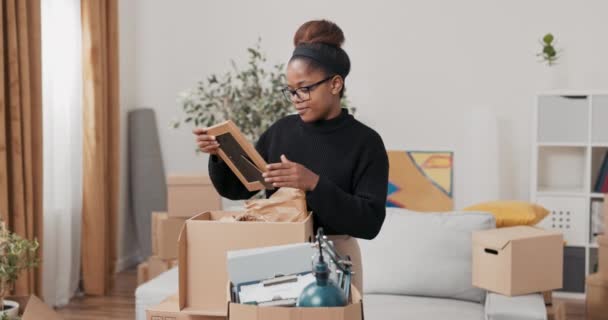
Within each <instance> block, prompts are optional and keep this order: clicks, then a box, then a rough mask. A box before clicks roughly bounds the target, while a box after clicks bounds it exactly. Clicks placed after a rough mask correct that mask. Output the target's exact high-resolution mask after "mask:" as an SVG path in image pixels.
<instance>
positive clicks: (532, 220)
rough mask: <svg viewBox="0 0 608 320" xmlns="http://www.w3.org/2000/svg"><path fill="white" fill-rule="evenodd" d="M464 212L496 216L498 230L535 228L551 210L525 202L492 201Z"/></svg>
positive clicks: (467, 208) (465, 209)
mask: <svg viewBox="0 0 608 320" xmlns="http://www.w3.org/2000/svg"><path fill="white" fill-rule="evenodd" d="M463 210H464V211H483V212H488V213H491V214H492V215H494V218H495V219H496V228H502V227H512V226H522V225H525V226H533V225H535V224H537V223H539V222H540V221H541V220H543V219H544V218H545V217H546V216H547V215H548V214H549V210H547V209H545V208H544V207H542V206H540V205H537V204H534V203H530V202H525V201H512V200H501V201H490V202H484V203H479V204H476V205H473V206H470V207H466V208H464V209H463Z"/></svg>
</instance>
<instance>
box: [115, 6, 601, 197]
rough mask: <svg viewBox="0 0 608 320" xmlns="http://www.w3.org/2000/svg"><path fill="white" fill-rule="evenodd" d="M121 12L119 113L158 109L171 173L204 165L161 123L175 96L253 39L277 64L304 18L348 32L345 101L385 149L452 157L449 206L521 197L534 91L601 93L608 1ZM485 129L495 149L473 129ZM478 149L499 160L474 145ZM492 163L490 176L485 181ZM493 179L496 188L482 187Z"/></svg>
mask: <svg viewBox="0 0 608 320" xmlns="http://www.w3.org/2000/svg"><path fill="white" fill-rule="evenodd" d="M123 2H129V3H131V1H122V2H121V3H123ZM121 9H123V12H122V14H121V24H122V25H121V37H128V38H129V39H128V40H127V41H126V44H127V46H128V48H125V47H124V46H123V48H122V50H121V55H122V56H121V59H122V61H123V62H125V61H127V62H125V63H122V64H121V67H124V66H125V65H126V67H127V69H126V70H124V69H123V70H121V76H122V78H121V81H122V90H123V94H124V95H125V96H128V97H129V98H128V99H126V100H123V102H125V101H128V104H127V105H125V104H123V107H125V108H131V107H142V106H149V107H153V108H154V109H155V110H156V111H157V118H158V121H159V127H160V137H161V146H162V150H163V152H164V163H165V166H166V171H167V173H178V172H179V173H186V172H199V173H204V172H206V170H207V169H206V158H204V157H202V156H199V157H197V156H195V154H194V152H193V148H194V147H195V145H194V142H193V137H192V134H191V133H190V129H189V128H182V129H180V130H175V129H172V128H170V127H169V124H170V122H171V120H172V119H174V118H175V117H177V116H179V115H180V110H179V108H178V106H177V105H176V103H175V101H176V97H177V94H178V92H180V91H182V90H184V89H186V88H188V87H190V86H192V85H194V84H195V82H196V81H197V80H199V79H204V78H205V77H206V76H207V75H209V74H211V73H216V72H220V73H223V72H224V71H225V70H226V69H227V68H228V67H229V60H230V59H231V58H234V59H235V60H236V61H237V62H241V63H244V62H245V59H246V50H245V48H246V47H247V46H249V45H252V44H253V43H254V42H255V40H256V39H257V37H258V36H261V37H262V46H263V49H264V50H265V51H266V52H267V54H268V57H269V60H270V61H276V62H284V61H286V60H287V59H288V58H289V57H290V53H291V51H292V50H293V46H292V37H293V33H294V32H295V30H296V29H297V27H298V26H299V25H300V24H301V23H303V22H305V21H307V20H310V19H316V18H327V19H330V20H333V21H335V22H336V23H337V24H338V25H339V26H340V27H341V28H342V29H343V30H344V32H345V36H346V44H345V50H346V51H347V52H348V53H349V55H350V57H351V61H352V65H353V67H352V72H351V74H350V75H349V77H348V78H347V81H346V83H347V88H348V95H349V97H350V100H351V101H352V103H353V104H354V105H356V106H357V107H358V110H359V111H358V114H357V118H358V119H359V120H361V121H363V122H364V123H367V124H369V125H370V126H372V127H373V128H375V129H376V130H377V131H378V132H379V133H380V134H381V135H382V137H383V139H384V141H385V144H386V146H387V148H389V149H450V150H454V151H455V152H456V154H455V167H456V174H455V175H456V176H455V199H456V205H457V207H462V206H464V205H467V204H469V203H471V202H472V201H477V200H482V199H483V198H484V197H488V198H491V197H500V198H504V199H528V192H529V159H530V141H531V140H530V136H531V132H530V130H531V129H530V128H531V123H530V118H531V112H532V108H533V101H534V100H533V99H534V94H535V92H537V91H539V90H544V89H546V88H548V87H551V86H553V87H554V86H556V85H560V86H562V87H565V88H573V89H588V88H598V89H599V88H606V87H608V60H606V58H605V57H608V42H606V41H604V39H605V38H606V30H608V20H607V19H605V14H606V12H608V2H606V1H601V0H597V1H565V0H560V1H556V0H543V1H540V0H539V1H488V0H477V1H473V0H463V1H448V0H446V1H428V0H427V1H373V2H372V1H358V2H354V1H345V0H343V1H331V2H330V1H321V0H310V1H306V2H301V1H278V0H273V1H245V0H243V1H199V0H180V1H164V0H137V1H134V2H133V3H132V4H129V5H123V8H121ZM546 32H552V33H554V34H555V35H556V37H557V41H558V43H559V45H560V46H561V47H562V48H563V49H564V52H563V57H562V60H561V61H562V64H561V65H560V66H559V68H560V69H559V70H557V72H551V71H550V70H548V69H547V68H546V67H545V66H544V65H541V64H539V63H538V62H537V57H536V56H535V54H536V52H538V51H539V50H540V45H539V43H538V40H539V38H540V37H541V36H542V35H543V34H544V33H546ZM121 44H125V41H121ZM554 74H558V77H559V78H558V80H559V82H558V83H556V81H555V80H554V79H552V78H551V77H552V76H553V75H554ZM471 110H478V112H472V111H471ZM469 115H474V117H476V118H477V119H484V117H485V118H486V119H487V118H489V119H490V121H492V123H491V124H490V125H486V126H485V129H484V126H477V127H476V128H473V129H471V127H470V124H471V123H477V124H479V121H477V122H474V121H472V120H471V118H470V117H469ZM482 129H483V130H482ZM492 129H495V131H496V132H495V133H496V135H497V136H498V145H495V144H493V143H492V140H493V138H492V137H491V136H490V137H487V136H483V132H484V130H492ZM478 132H482V136H480V135H479V133H478ZM471 139H473V140H471ZM481 143H485V144H486V145H488V150H490V151H491V150H495V152H494V153H495V154H493V155H492V154H490V155H486V156H484V155H483V152H480V150H479V148H478V147H477V149H476V150H474V148H473V147H471V144H474V145H475V146H479V145H480V144H481ZM484 148H485V147H484ZM480 154H481V155H482V156H483V157H485V158H483V161H482V159H480V158H476V157H475V155H480ZM475 159H479V160H477V161H475ZM485 159H488V160H485ZM484 162H485V163H488V165H485V166H483V167H482V168H481V169H479V170H477V169H475V167H476V166H478V165H483V163H484ZM493 171H498V172H497V173H493V175H494V176H495V177H496V179H495V180H494V179H488V178H487V177H491V176H492V172H493ZM476 172H478V173H476ZM488 173H489V174H488ZM484 179H485V180H484ZM492 184H494V190H495V191H492V192H483V193H479V192H482V191H484V190H487V188H486V187H480V186H488V185H489V186H490V187H492Z"/></svg>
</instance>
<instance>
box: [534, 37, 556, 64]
mask: <svg viewBox="0 0 608 320" xmlns="http://www.w3.org/2000/svg"><path fill="white" fill-rule="evenodd" d="M554 41H555V37H554V36H553V34H551V33H547V34H546V35H545V36H544V37H543V38H542V40H541V41H540V44H541V46H542V51H541V52H539V53H537V54H536V55H537V56H539V57H541V60H540V61H541V62H544V63H546V64H547V65H548V66H553V65H555V64H556V62H557V59H558V58H559V56H558V55H557V54H558V50H557V49H556V48H555V46H554Z"/></svg>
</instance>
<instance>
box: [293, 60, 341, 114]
mask: <svg viewBox="0 0 608 320" xmlns="http://www.w3.org/2000/svg"><path fill="white" fill-rule="evenodd" d="M286 78H287V86H288V89H289V90H292V92H293V90H296V89H298V88H302V89H300V90H297V93H298V94H297V95H291V102H292V103H293V104H294V106H295V107H296V110H297V111H298V114H299V115H300V118H301V119H302V121H304V122H314V121H317V120H328V119H331V118H334V117H336V116H338V115H339V114H340V112H341V110H340V90H341V89H342V85H343V82H342V78H341V77H339V76H333V77H331V78H328V77H327V76H326V75H325V73H324V72H323V71H322V70H313V69H312V68H310V67H309V65H308V64H307V63H306V61H303V60H301V59H295V60H292V61H291V62H290V63H289V64H288V65H287V74H286ZM323 80H326V81H323ZM321 81H323V82H321ZM319 82H321V83H319ZM317 83H318V84H317ZM314 84H317V85H314ZM310 85H314V86H312V87H310V88H309V89H307V88H306V87H307V86H310ZM306 92H308V94H306Z"/></svg>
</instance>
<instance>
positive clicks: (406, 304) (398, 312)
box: [363, 294, 484, 320]
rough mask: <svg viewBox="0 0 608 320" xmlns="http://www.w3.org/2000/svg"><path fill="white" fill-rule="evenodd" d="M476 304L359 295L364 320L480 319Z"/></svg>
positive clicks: (437, 299) (482, 315) (481, 312)
mask: <svg viewBox="0 0 608 320" xmlns="http://www.w3.org/2000/svg"><path fill="white" fill-rule="evenodd" d="M483 310H484V309H483V305H482V304H480V303H475V302H469V301H461V300H453V299H441V298H429V297H414V296H398V295H383V294H366V295H364V296H363V313H364V316H365V320H393V319H395V320H397V319H398V320H402V319H416V320H445V319H450V320H482V319H483V318H484V311H483Z"/></svg>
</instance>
